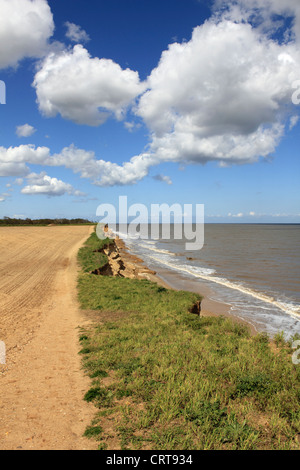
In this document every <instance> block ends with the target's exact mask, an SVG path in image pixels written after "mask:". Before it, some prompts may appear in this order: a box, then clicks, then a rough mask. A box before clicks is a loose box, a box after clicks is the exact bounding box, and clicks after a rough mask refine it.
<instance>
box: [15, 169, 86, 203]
mask: <svg viewBox="0 0 300 470" xmlns="http://www.w3.org/2000/svg"><path fill="white" fill-rule="evenodd" d="M27 182H28V183H29V184H28V185H27V186H25V187H24V188H22V190H21V193H22V194H30V195H34V194H35V195H39V194H42V195H46V196H49V197H50V196H63V195H64V194H69V195H72V194H73V195H75V196H82V195H83V193H80V192H79V191H77V190H75V189H74V188H73V186H72V185H71V184H68V183H65V182H63V181H61V180H59V179H57V178H51V177H50V176H48V175H47V174H46V173H45V172H42V173H40V174H37V173H31V174H30V175H28V177H27Z"/></svg>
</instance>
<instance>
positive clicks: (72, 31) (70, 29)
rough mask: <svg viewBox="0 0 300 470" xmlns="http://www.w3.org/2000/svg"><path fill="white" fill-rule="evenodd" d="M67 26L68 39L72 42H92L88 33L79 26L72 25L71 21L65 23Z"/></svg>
mask: <svg viewBox="0 0 300 470" xmlns="http://www.w3.org/2000/svg"><path fill="white" fill-rule="evenodd" d="M65 26H66V28H67V32H66V37H67V38H68V39H70V41H72V42H76V43H83V42H88V41H89V40H90V37H89V35H88V34H87V32H86V31H84V29H82V28H81V27H80V26H78V25H77V24H74V23H70V22H69V21H67V22H66V23H65Z"/></svg>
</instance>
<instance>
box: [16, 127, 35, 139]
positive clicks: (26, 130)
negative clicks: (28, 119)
mask: <svg viewBox="0 0 300 470" xmlns="http://www.w3.org/2000/svg"><path fill="white" fill-rule="evenodd" d="M35 132H36V129H35V128H34V127H33V126H30V125H29V124H23V125H22V126H17V128H16V134H17V136H18V137H30V136H32V135H33V134H34V133H35Z"/></svg>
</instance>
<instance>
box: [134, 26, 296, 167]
mask: <svg viewBox="0 0 300 470" xmlns="http://www.w3.org/2000/svg"><path fill="white" fill-rule="evenodd" d="M299 76H300V51H299V48H298V47H296V45H295V44H293V43H290V44H286V45H285V44H284V45H281V44H278V43H277V42H276V41H273V40H271V39H269V38H268V37H266V36H263V35H262V34H261V33H260V32H259V31H258V30H256V29H255V28H253V27H252V26H251V25H250V24H245V23H241V24H238V23H235V22H233V21H229V20H226V19H222V20H220V21H218V22H215V21H213V20H211V21H207V22H206V23H205V24H204V25H202V26H199V27H197V28H195V29H194V31H193V35H192V39H191V40H190V41H189V42H187V43H183V44H178V43H174V44H172V45H170V46H169V49H168V50H167V51H164V52H163V54H162V56H161V59H160V62H159V65H158V67H157V68H156V69H154V70H153V71H152V73H151V75H150V77H149V79H148V87H149V89H148V91H147V92H146V93H144V95H143V96H142V97H141V99H140V102H139V106H138V111H137V113H138V114H139V116H141V117H142V118H143V119H144V121H145V122H146V124H147V125H148V127H149V128H150V129H151V131H152V144H151V150H152V152H153V153H155V155H156V156H157V158H159V159H160V160H161V161H187V162H199V163H206V162H208V161H219V162H220V163H221V164H223V165H227V164H231V163H251V162H254V161H256V160H257V159H258V158H259V157H266V156H268V155H269V154H270V153H272V152H274V150H275V148H276V146H277V145H278V143H279V142H280V139H281V138H282V136H283V134H284V129H285V117H284V112H285V111H286V109H287V108H288V107H291V90H292V84H293V82H294V81H295V80H296V79H297V78H298V77H299Z"/></svg>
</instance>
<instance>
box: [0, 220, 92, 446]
mask: <svg viewBox="0 0 300 470" xmlns="http://www.w3.org/2000/svg"><path fill="white" fill-rule="evenodd" d="M91 230H92V229H91V227H87V226H85V227H84V226H83V227H41V228H1V229H0V340H2V341H4V342H5V344H6V349H7V355H6V365H5V366H1V365H0V449H1V450H5V449H13V450H14V449H24V450H26V449H35V450H40V449H45V450H47V449H50V450H58V449H61V450H76V449H78V450H79V449H95V448H96V447H97V445H95V442H93V441H89V440H88V439H85V438H83V437H82V434H83V432H84V430H85V427H86V426H87V425H89V424H90V423H91V420H92V417H93V415H94V412H95V409H94V408H93V406H92V405H89V404H87V403H86V402H85V401H83V394H84V393H85V392H86V390H87V389H88V386H89V379H88V378H87V377H85V376H84V373H83V371H82V369H81V365H80V356H79V355H78V351H79V344H78V334H79V331H78V326H79V325H80V326H82V325H84V321H85V319H84V318H82V316H81V314H80V311H79V308H78V304H77V299H76V278H77V269H78V268H77V263H76V255H77V252H78V249H79V248H80V246H81V245H82V243H83V242H84V241H85V239H86V238H87V237H88V235H89V234H90V233H91Z"/></svg>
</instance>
